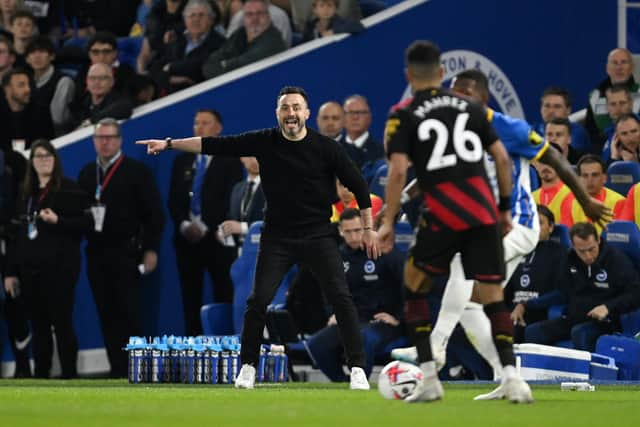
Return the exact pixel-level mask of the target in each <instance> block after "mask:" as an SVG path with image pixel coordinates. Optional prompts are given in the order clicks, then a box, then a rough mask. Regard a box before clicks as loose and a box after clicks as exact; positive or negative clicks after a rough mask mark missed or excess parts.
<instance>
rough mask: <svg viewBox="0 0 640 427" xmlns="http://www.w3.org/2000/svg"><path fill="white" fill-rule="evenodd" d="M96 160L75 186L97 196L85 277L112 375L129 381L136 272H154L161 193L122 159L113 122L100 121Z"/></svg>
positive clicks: (143, 170) (146, 174)
mask: <svg viewBox="0 0 640 427" xmlns="http://www.w3.org/2000/svg"><path fill="white" fill-rule="evenodd" d="M93 140H94V145H95V148H96V152H97V154H98V158H97V160H96V161H93V162H91V163H89V164H88V165H86V166H85V167H84V168H83V169H82V170H81V171H80V175H79V176H78V183H79V184H80V186H81V187H82V188H83V189H84V191H86V192H87V193H88V194H92V195H95V199H94V203H93V206H92V207H91V212H92V214H93V217H94V223H95V228H94V230H93V231H92V232H91V233H89V235H88V237H87V240H88V243H87V249H86V251H87V252H86V253H87V275H88V277H89V284H90V285H91V290H92V291H93V297H94V299H95V302H96V308H97V309H98V316H99V318H100V326H101V329H102V335H103V336H104V341H105V346H106V348H107V356H108V357H109V363H110V365H111V376H112V377H114V378H120V377H126V376H127V354H126V353H125V352H124V351H122V347H123V346H124V345H125V344H126V343H127V341H128V340H129V336H132V335H140V334H141V330H140V319H139V317H138V312H139V307H140V305H139V298H140V295H139V292H140V273H141V271H139V267H138V265H139V264H140V263H142V267H140V270H142V271H143V272H152V271H153V270H155V268H156V266H157V264H158V255H157V248H158V246H159V245H160V237H161V233H162V228H163V226H164V217H163V214H162V202H161V200H160V194H159V193H158V189H157V187H156V184H155V182H154V180H153V176H152V175H151V172H150V171H149V169H148V168H147V167H146V166H145V165H143V164H142V163H140V162H138V161H136V160H133V159H131V158H129V157H126V156H124V154H122V151H121V150H120V148H121V146H122V136H121V134H120V126H119V125H118V122H117V121H116V120H115V119H111V118H106V119H102V120H100V121H99V122H98V124H97V125H96V129H95V134H94V136H93Z"/></svg>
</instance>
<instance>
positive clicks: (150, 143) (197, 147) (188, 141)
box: [136, 136, 202, 154]
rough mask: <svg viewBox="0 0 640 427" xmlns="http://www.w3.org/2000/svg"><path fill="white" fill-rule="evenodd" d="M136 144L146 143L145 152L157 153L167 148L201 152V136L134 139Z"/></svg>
mask: <svg viewBox="0 0 640 427" xmlns="http://www.w3.org/2000/svg"><path fill="white" fill-rule="evenodd" d="M136 144H140V145H146V146H147V154H159V153H160V152H162V151H165V150H169V149H174V150H179V151H186V152H188V153H201V152H202V138H200V137H199V136H194V137H191V138H180V139H171V138H166V139H143V140H139V141H136Z"/></svg>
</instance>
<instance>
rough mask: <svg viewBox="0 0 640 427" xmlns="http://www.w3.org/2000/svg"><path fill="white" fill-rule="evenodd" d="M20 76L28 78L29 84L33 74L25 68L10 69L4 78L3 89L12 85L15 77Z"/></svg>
mask: <svg viewBox="0 0 640 427" xmlns="http://www.w3.org/2000/svg"><path fill="white" fill-rule="evenodd" d="M19 75H25V76H27V78H28V79H29V82H31V73H29V72H28V71H27V70H26V69H24V68H21V67H17V68H12V69H10V70H9V71H7V72H6V73H5V74H4V76H2V87H7V86H9V85H10V84H11V79H12V78H13V76H19Z"/></svg>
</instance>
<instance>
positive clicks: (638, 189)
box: [614, 183, 640, 228]
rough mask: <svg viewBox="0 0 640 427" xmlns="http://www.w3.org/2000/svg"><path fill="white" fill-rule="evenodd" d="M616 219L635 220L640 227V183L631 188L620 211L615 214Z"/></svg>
mask: <svg viewBox="0 0 640 427" xmlns="http://www.w3.org/2000/svg"><path fill="white" fill-rule="evenodd" d="M614 218H615V219H621V220H624V221H633V222H635V223H636V225H637V226H638V227H639V228H640V183H637V184H635V185H634V186H633V187H631V188H630V189H629V192H628V193H627V199H626V200H625V202H624V206H623V207H622V209H621V210H620V213H619V214H618V215H616V216H614Z"/></svg>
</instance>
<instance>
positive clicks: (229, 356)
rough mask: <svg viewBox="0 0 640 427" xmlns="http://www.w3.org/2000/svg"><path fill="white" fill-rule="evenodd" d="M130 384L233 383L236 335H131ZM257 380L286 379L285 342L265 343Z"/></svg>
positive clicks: (237, 367) (236, 362) (237, 357)
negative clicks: (277, 343)
mask: <svg viewBox="0 0 640 427" xmlns="http://www.w3.org/2000/svg"><path fill="white" fill-rule="evenodd" d="M125 350H126V351H127V352H128V353H129V382H130V383H186V384H233V382H234V381H235V379H236V377H237V375H238V372H239V370H240V342H239V339H238V337H237V336H199V337H176V336H173V335H171V336H166V335H165V336H162V337H153V338H148V339H147V338H146V337H130V338H129V343H128V344H127V346H126V347H125ZM256 374H257V378H256V381H257V382H286V381H287V378H288V359H287V355H286V354H285V348H284V346H282V345H273V344H271V345H267V344H263V345H262V346H261V347H260V357H259V361H258V366H257V373H256Z"/></svg>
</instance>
